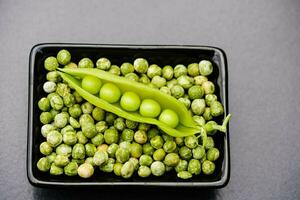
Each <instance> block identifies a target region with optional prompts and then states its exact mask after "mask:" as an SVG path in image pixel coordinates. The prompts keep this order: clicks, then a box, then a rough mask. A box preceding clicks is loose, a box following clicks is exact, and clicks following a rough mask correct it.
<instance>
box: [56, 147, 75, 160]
mask: <svg viewBox="0 0 300 200" xmlns="http://www.w3.org/2000/svg"><path fill="white" fill-rule="evenodd" d="M71 154H72V147H71V146H70V145H67V144H60V145H59V146H57V147H56V155H63V156H67V157H69V156H70V155H71Z"/></svg>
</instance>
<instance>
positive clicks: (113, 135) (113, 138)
mask: <svg viewBox="0 0 300 200" xmlns="http://www.w3.org/2000/svg"><path fill="white" fill-rule="evenodd" d="M104 140H105V142H106V143H107V144H113V143H117V142H118V141H119V134H118V131H117V130H116V129H107V130H106V131H105V132H104Z"/></svg>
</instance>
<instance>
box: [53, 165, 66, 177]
mask: <svg viewBox="0 0 300 200" xmlns="http://www.w3.org/2000/svg"><path fill="white" fill-rule="evenodd" d="M63 173H64V169H63V168H61V167H58V166H56V165H55V164H54V163H52V164H51V167H50V174H51V175H55V176H58V175H61V174H63Z"/></svg>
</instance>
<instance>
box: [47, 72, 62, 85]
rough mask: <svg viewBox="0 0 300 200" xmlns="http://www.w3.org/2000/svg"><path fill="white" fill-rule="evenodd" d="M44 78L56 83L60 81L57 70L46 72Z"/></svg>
mask: <svg viewBox="0 0 300 200" xmlns="http://www.w3.org/2000/svg"><path fill="white" fill-rule="evenodd" d="M46 79H47V80H48V81H50V82H54V83H57V82H60V81H61V78H60V75H59V73H58V72H57V71H51V72H48V73H47V75H46Z"/></svg>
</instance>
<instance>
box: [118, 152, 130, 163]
mask: <svg viewBox="0 0 300 200" xmlns="http://www.w3.org/2000/svg"><path fill="white" fill-rule="evenodd" d="M129 158H130V152H129V150H128V149H124V148H119V149H118V150H117V151H116V159H117V161H118V162H120V163H125V162H126V161H128V160H129Z"/></svg>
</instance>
